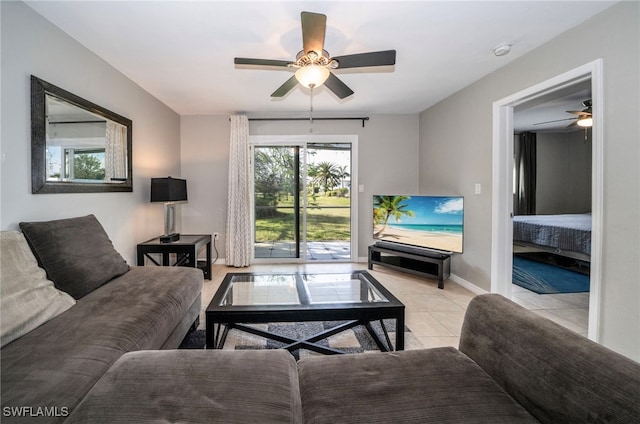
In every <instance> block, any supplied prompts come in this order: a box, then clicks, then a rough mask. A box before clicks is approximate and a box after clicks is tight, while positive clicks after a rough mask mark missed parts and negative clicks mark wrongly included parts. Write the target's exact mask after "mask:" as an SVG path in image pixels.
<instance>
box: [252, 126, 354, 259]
mask: <svg viewBox="0 0 640 424" xmlns="http://www.w3.org/2000/svg"><path fill="white" fill-rule="evenodd" d="M352 150H353V143H352V142H350V141H342V140H340V139H337V138H335V137H334V138H333V139H330V138H325V137H322V138H320V139H319V138H318V136H315V137H311V138H310V137H304V139H300V138H297V137H254V138H252V148H251V160H252V170H253V178H252V181H253V189H252V192H253V199H252V200H253V208H252V209H253V219H252V220H253V227H254V232H253V235H254V259H256V261H257V262H330V261H331V262H333V261H344V262H348V261H351V260H352V252H354V251H355V249H354V248H353V247H352V244H353V243H354V240H355V239H354V231H353V228H356V226H355V224H354V223H353V220H354V219H353V217H354V216H355V214H354V212H353V205H352V202H351V186H352V184H353V181H352V179H353V177H352V175H353V174H354V160H353V157H352Z"/></svg>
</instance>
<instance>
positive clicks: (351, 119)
mask: <svg viewBox="0 0 640 424" xmlns="http://www.w3.org/2000/svg"><path fill="white" fill-rule="evenodd" d="M248 119H249V121H309V120H310V118H248ZM229 120H231V119H229ZM312 120H313V121H362V128H364V123H365V122H366V121H368V120H369V117H368V116H363V117H360V118H313V119H312Z"/></svg>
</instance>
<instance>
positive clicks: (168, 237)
mask: <svg viewBox="0 0 640 424" xmlns="http://www.w3.org/2000/svg"><path fill="white" fill-rule="evenodd" d="M178 240H180V234H178V233H173V234H168V235H164V236H160V243H171V242H174V241H178Z"/></svg>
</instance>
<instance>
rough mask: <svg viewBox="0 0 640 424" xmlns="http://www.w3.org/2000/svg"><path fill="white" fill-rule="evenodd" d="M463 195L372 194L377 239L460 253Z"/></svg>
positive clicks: (374, 228) (374, 229)
mask: <svg viewBox="0 0 640 424" xmlns="http://www.w3.org/2000/svg"><path fill="white" fill-rule="evenodd" d="M463 218H464V217H463V198H462V197H448V196H373V238H374V239H376V240H383V241H391V242H396V243H403V244H408V245H412V246H420V247H428V248H432V249H438V250H445V251H450V252H459V253H461V252H462V237H463Z"/></svg>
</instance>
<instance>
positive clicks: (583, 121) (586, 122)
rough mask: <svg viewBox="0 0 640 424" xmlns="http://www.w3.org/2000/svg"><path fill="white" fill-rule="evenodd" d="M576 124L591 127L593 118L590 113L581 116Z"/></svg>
mask: <svg viewBox="0 0 640 424" xmlns="http://www.w3.org/2000/svg"><path fill="white" fill-rule="evenodd" d="M576 124H578V126H581V127H591V126H593V118H592V117H591V115H584V116H581V117H579V118H578V121H577V122H576Z"/></svg>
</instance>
